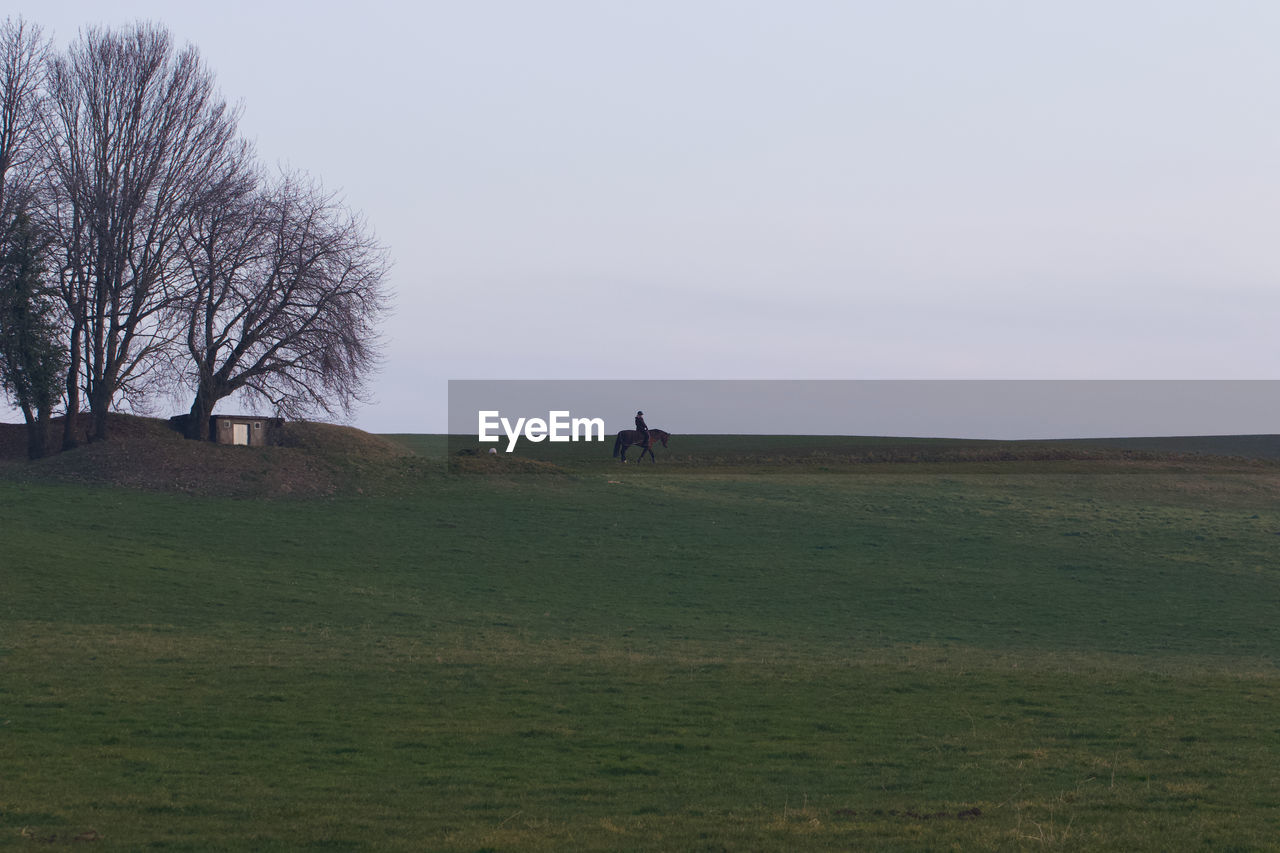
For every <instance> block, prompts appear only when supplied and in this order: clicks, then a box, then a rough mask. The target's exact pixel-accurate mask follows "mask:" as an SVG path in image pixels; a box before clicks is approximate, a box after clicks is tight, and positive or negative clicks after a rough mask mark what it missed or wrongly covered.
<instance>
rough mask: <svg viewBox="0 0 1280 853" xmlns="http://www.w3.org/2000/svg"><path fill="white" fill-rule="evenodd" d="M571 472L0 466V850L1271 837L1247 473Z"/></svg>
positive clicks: (1271, 785)
mask: <svg viewBox="0 0 1280 853" xmlns="http://www.w3.org/2000/svg"><path fill="white" fill-rule="evenodd" d="M329 435H335V434H333V433H330V434H329ZM151 441H152V442H153V444H152V445H150V446H151V447H153V448H154V447H159V446H160V445H161V444H162V443H163V442H165V441H168V439H167V438H165V437H162V436H159V435H155V436H152V437H151ZM178 441H179V442H180V441H181V439H178ZM338 445H339V446H340V447H347V446H348V444H347V441H346V440H345V439H344V440H342V441H339V442H338ZM766 445H768V446H766ZM801 445H804V446H807V447H808V449H813V448H812V446H811V445H810V442H809V440H807V439H806V440H805V441H804V442H801ZM175 447H181V450H180V451H178V450H173V449H172V448H170V450H169V451H166V452H186V451H187V450H188V448H187V447H186V446H185V445H175ZM87 449H88V450H93V448H87ZM209 449H216V448H209ZM595 449H596V450H598V449H599V448H598V447H597V448H595ZM696 449H697V448H696V447H695V448H694V450H695V451H696ZM801 449H804V447H802V448H801ZM828 449H829V448H828ZM205 450H206V449H199V450H196V451H193V452H195V453H197V454H200V458H204V454H205ZM222 450H226V451H229V452H232V451H234V452H242V451H244V450H245V448H223V449H222ZM280 450H284V451H289V450H299V448H281V449H280ZM672 450H673V451H674V446H673V448H672ZM765 451H768V452H772V453H777V451H778V446H777V445H776V444H775V443H774V442H773V441H772V440H770V441H765V442H763V443H762V444H759V445H756V446H755V447H754V448H753V447H747V448H745V450H744V453H745V454H746V455H751V454H758V453H762V452H765ZM97 452H103V451H97ZM660 452H661V451H660ZM287 456H289V454H286V457H287ZM209 458H217V457H212V456H211V457H209ZM240 458H250V457H249V456H242V457H240ZM51 461H52V460H51ZM422 461H423V460H422V459H421V458H419V459H416V460H415V458H413V457H391V461H390V462H388V461H386V460H385V459H383V460H381V461H378V460H374V461H371V462H370V467H369V468H368V471H366V474H367V473H370V472H372V473H375V474H377V476H378V477H381V476H383V473H381V472H385V470H386V469H385V468H384V467H382V466H384V464H385V465H390V466H392V467H395V466H397V465H400V464H401V463H403V464H404V465H407V466H412V465H415V464H418V463H419V462H422ZM427 461H430V460H427ZM474 461H475V462H477V463H478V464H488V463H489V462H491V461H494V460H489V459H484V458H481V459H476V460H474ZM526 461H537V460H526ZM145 462H146V459H145V458H143V457H139V462H138V464H144V463H145ZM375 463H376V464H375ZM41 464H43V463H41ZM63 464H70V463H63ZM83 464H84V466H85V467H88V463H83ZM103 464H105V463H103ZM497 464H500V465H501V464H505V463H502V462H499V463H497ZM601 464H602V465H603V464H605V463H601ZM607 464H608V467H607V468H605V467H593V466H595V465H596V463H595V462H592V463H590V464H583V465H580V466H577V467H566V468H565V469H564V470H566V471H569V472H570V475H569V476H554V477H515V476H482V477H470V476H453V477H447V476H441V475H440V474H439V473H438V472H439V466H437V467H436V469H435V470H436V473H433V474H430V475H425V476H414V477H409V478H407V479H404V480H402V481H398V482H397V486H396V488H395V489H380V490H379V489H374V490H366V492H365V493H364V494H363V495H361V494H357V493H355V492H354V491H353V490H342V489H340V490H338V491H337V492H335V493H334V494H333V495H332V496H330V497H328V498H327V499H325V500H305V501H300V500H267V499H265V498H261V497H259V498H251V499H243V498H238V499H235V500H229V499H227V498H225V497H216V496H207V495H201V494H177V493H173V492H171V491H144V490H139V489H133V488H130V489H126V488H119V487H117V486H112V485H105V484H102V481H104V480H111V479H112V477H107V476H104V477H102V478H101V479H100V481H99V482H97V483H94V484H89V483H84V482H80V481H75V480H72V479H71V478H69V477H68V478H64V479H62V480H61V481H59V482H49V481H48V480H45V479H36V478H32V477H25V478H22V479H8V480H0V514H2V515H3V517H4V518H5V520H6V527H5V549H4V560H3V561H0V589H3V590H4V595H3V596H2V597H0V752H2V754H3V758H4V760H3V766H4V768H5V775H6V776H7V777H8V778H11V779H15V780H20V782H21V784H17V785H6V786H4V787H3V789H0V847H4V846H14V847H17V848H18V849H23V848H24V847H27V848H36V847H39V848H41V849H43V848H45V847H46V846H47V845H48V844H49V843H50V842H52V843H53V844H55V845H57V844H72V843H74V841H75V839H77V838H85V839H88V838H93V839H97V840H98V841H99V842H100V845H101V846H102V847H103V848H104V849H107V848H116V849H142V848H147V847H155V848H157V849H179V850H180V849H190V850H195V849H208V848H209V847H211V846H214V847H218V848H219V849H228V850H292V849H299V848H324V849H348V850H355V849H362V848H378V849H389V850H406V851H407V850H421V849H432V850H445V851H475V850H479V849H519V850H548V851H549V850H564V849H575V850H616V849H628V850H638V851H644V850H653V851H665V850H672V849H680V850H691V849H729V850H739V849H750V850H795V849H805V850H850V849H877V850H919V849H1026V848H1032V847H1034V848H1040V847H1057V848H1061V849H1089V850H1126V851H1130V850H1139V851H1140V850H1164V849H1186V848H1187V847H1197V848H1199V847H1203V848H1206V849H1230V848H1233V847H1234V848H1236V849H1265V848H1267V847H1268V846H1269V845H1272V844H1273V843H1274V838H1275V834H1274V830H1275V826H1276V825H1280V778H1278V777H1277V776H1276V774H1275V772H1274V756H1275V754H1276V752H1277V750H1280V733H1278V732H1277V729H1276V726H1275V721H1274V708H1275V707H1277V703H1280V675H1278V674H1277V673H1278V671H1277V669H1276V661H1277V660H1280V629H1278V628H1277V626H1276V622H1275V618H1274V616H1275V607H1274V604H1275V602H1276V601H1277V600H1280V569H1278V568H1277V567H1280V559H1278V558H1277V553H1278V552H1277V549H1278V548H1280V535H1277V534H1280V509H1278V507H1280V476H1278V474H1280V472H1278V471H1277V470H1276V468H1275V467H1274V466H1271V465H1265V464H1264V465H1240V464H1238V463H1237V462H1234V461H1223V460H1219V459H1207V460H1200V461H1199V462H1198V463H1196V464H1191V463H1189V462H1186V461H1183V460H1181V459H1180V458H1179V459H1178V460H1175V461H1173V462H1168V461H1158V460H1157V461H1151V462H1133V461H1126V462H1116V463H1111V462H1107V463H1104V464H1101V465H1098V466H1094V467H1085V468H1084V469H1083V470H1062V469H1061V467H1060V463H1056V462H1028V461H1022V462H1014V463H1007V464H1006V463H1000V464H997V465H993V466H992V467H990V468H984V467H982V465H983V464H985V463H947V464H941V463H939V464H936V465H935V464H934V463H929V464H917V465H912V464H895V465H892V466H889V465H885V466H862V467H851V468H848V469H840V470H855V471H857V476H832V474H831V473H830V472H829V471H824V470H822V469H823V468H824V467H826V466H824V465H820V464H815V465H812V466H806V465H796V464H787V465H780V466H776V467H773V468H768V469H761V468H760V466H758V465H756V464H754V463H752V464H748V465H743V466H741V467H738V468H734V467H733V466H732V465H729V464H722V465H719V466H713V467H706V468H703V469H701V470H698V469H697V468H696V467H694V466H692V465H670V464H663V463H659V464H658V465H654V466H649V465H646V466H644V467H643V468H642V467H640V466H627V467H625V468H624V467H623V466H620V465H616V464H614V463H612V460H607ZM1071 464H1075V463H1071ZM15 467H16V468H18V469H20V470H28V469H27V468H26V466H25V463H22V464H20V465H16V466H15ZM410 470H416V469H412V468H410ZM958 473H960V474H964V476H957V474H958ZM113 476H114V475H113ZM375 479H376V478H375ZM276 493H277V492H271V491H267V490H264V491H262V494H263V495H267V494H276Z"/></svg>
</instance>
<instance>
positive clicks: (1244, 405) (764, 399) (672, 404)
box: [448, 379, 1280, 451]
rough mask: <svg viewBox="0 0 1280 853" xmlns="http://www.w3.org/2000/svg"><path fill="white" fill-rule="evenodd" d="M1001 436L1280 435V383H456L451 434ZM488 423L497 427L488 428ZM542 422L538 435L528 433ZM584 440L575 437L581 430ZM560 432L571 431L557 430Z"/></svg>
mask: <svg viewBox="0 0 1280 853" xmlns="http://www.w3.org/2000/svg"><path fill="white" fill-rule="evenodd" d="M637 411H643V412H644V418H645V421H646V423H647V425H648V426H649V427H651V428H656V429H662V430H665V431H667V432H670V433H673V434H683V435H692V434H742V435H837V436H893V437H919V438H967V439H994V440H1002V441H1009V440H1031V439H1081V438H1109V437H1145V436H1210V435H1270V434H1275V433H1280V380H1222V381H1219V380H1212V381H1209V380H1187V381H1183V380H1113V381H1097V380H1044V381H1041V380H1034V381H1033V380H812V381H810V380H618V381H613V380H470V379H468V380H451V381H450V382H449V420H448V423H449V432H450V434H451V435H454V436H470V437H472V439H473V440H475V441H477V442H480V440H481V438H482V435H481V434H482V433H487V436H495V437H498V438H497V440H494V441H489V440H487V437H486V440H485V441H483V442H482V443H481V444H480V446H481V447H484V446H492V447H495V448H501V449H503V450H504V451H505V449H506V448H507V446H508V445H509V444H510V440H509V436H511V435H513V434H515V435H519V436H521V437H520V439H519V441H526V440H527V438H526V436H527V435H533V436H536V435H538V434H539V433H541V434H542V435H543V438H542V439H539V440H542V441H556V440H565V441H569V440H585V439H584V438H583V435H584V434H585V433H586V432H588V431H591V432H592V437H593V438H594V434H595V431H596V427H597V425H598V426H599V427H600V428H601V429H600V431H602V432H603V434H604V436H607V437H608V440H609V441H612V440H613V437H614V436H615V435H616V433H617V432H618V431H620V430H625V429H631V428H632V427H633V426H634V418H635V414H636V412H637ZM486 424H487V427H486ZM530 427H532V428H533V431H532V433H528V432H527V430H528V429H529V428H530ZM575 430H576V431H577V436H576V438H574V431H575ZM556 436H566V438H557V437H556Z"/></svg>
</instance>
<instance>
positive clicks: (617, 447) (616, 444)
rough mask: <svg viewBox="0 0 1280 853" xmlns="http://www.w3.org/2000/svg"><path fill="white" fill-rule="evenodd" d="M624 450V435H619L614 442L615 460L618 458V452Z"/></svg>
mask: <svg viewBox="0 0 1280 853" xmlns="http://www.w3.org/2000/svg"><path fill="white" fill-rule="evenodd" d="M621 449H622V433H618V437H617V438H615V439H614V440H613V458H614V459H617V458H618V452H619V451H620V450H621Z"/></svg>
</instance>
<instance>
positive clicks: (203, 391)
mask: <svg viewBox="0 0 1280 853" xmlns="http://www.w3.org/2000/svg"><path fill="white" fill-rule="evenodd" d="M217 402H218V397H216V396H215V395H214V394H213V392H212V391H210V390H209V389H208V388H206V387H204V386H203V385H202V386H201V387H200V389H199V390H198V391H196V397H195V399H194V400H193V401H192V402H191V414H189V415H188V416H187V433H186V434H187V438H189V439H192V440H193V441H209V440H210V436H209V416H210V415H212V414H213V406H214V404H215V403H217Z"/></svg>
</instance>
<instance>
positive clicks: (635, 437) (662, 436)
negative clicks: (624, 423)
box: [613, 429, 671, 462]
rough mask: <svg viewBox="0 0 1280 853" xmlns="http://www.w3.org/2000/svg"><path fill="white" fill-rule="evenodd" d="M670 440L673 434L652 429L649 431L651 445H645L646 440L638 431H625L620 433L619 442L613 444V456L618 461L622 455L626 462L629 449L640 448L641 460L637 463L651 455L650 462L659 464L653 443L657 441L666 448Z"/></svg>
mask: <svg viewBox="0 0 1280 853" xmlns="http://www.w3.org/2000/svg"><path fill="white" fill-rule="evenodd" d="M668 438H671V433H669V432H664V431H663V430H660V429H651V430H649V443H648V444H645V443H644V439H643V437H642V436H641V435H640V432H639V431H638V430H634V429H624V430H623V431H622V432H620V433H618V440H617V441H615V442H614V443H613V456H614V458H615V459H616V458H617V457H618V455H619V454H621V456H622V461H623V462H626V461H627V448H628V447H639V448H641V450H640V458H639V459H637V460H636V461H637V462H640V461H643V459H644V455H645V454H646V453H648V454H649V459H650V460H652V461H654V462H657V461H658V460H657V457H655V456H654V455H653V442H654V441H655V440H656V441H661V442H662V446H663V447H666V446H667V439H668Z"/></svg>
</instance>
